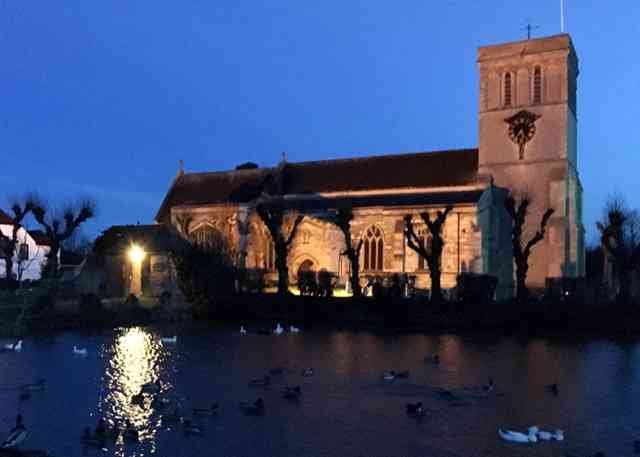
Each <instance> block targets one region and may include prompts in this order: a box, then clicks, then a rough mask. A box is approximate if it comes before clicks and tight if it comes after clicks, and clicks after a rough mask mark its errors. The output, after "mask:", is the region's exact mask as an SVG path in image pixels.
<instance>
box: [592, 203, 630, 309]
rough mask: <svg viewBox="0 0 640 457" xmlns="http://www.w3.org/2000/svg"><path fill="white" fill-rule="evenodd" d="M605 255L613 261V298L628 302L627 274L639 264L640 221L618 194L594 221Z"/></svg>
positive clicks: (628, 280)
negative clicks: (597, 219)
mask: <svg viewBox="0 0 640 457" xmlns="http://www.w3.org/2000/svg"><path fill="white" fill-rule="evenodd" d="M596 225H597V227H598V230H599V231H600V241H601V242H602V246H603V247H604V249H605V255H607V256H609V257H610V258H611V259H612V261H613V275H614V277H615V279H616V280H617V283H618V287H619V289H618V294H617V297H616V301H617V302H618V303H621V304H628V303H630V302H631V287H630V286H631V274H632V272H633V271H634V270H636V269H637V268H638V266H640V223H639V221H638V215H637V213H636V212H635V211H633V210H631V209H629V208H628V207H627V205H626V203H625V202H624V200H623V199H622V198H621V197H618V196H614V197H611V198H610V199H609V201H608V202H607V205H606V207H605V214H604V217H603V219H602V221H600V222H597V224H596Z"/></svg>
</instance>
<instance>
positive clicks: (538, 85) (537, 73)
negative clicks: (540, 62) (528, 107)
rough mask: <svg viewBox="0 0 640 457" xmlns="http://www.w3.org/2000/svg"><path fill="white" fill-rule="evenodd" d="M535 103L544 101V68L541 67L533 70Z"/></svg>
mask: <svg viewBox="0 0 640 457" xmlns="http://www.w3.org/2000/svg"><path fill="white" fill-rule="evenodd" d="M533 103H542V70H541V69H540V67H536V68H535V69H534V70H533Z"/></svg>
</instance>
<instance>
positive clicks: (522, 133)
mask: <svg viewBox="0 0 640 457" xmlns="http://www.w3.org/2000/svg"><path fill="white" fill-rule="evenodd" d="M540 117H541V116H540V115H539V114H534V113H531V112H529V111H526V110H522V111H519V112H518V113H516V114H514V115H513V116H511V117H509V118H507V119H505V120H504V121H505V122H506V123H507V124H508V125H509V139H510V140H511V141H513V142H514V143H515V144H517V145H518V153H519V159H520V160H522V159H524V147H525V145H526V144H527V143H528V142H529V141H531V139H532V138H533V136H534V135H535V134H536V121H537V120H538V119H539V118H540Z"/></svg>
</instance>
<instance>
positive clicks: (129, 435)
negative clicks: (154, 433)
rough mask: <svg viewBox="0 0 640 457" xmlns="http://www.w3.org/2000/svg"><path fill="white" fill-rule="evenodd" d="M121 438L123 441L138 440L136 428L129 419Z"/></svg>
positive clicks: (135, 441)
mask: <svg viewBox="0 0 640 457" xmlns="http://www.w3.org/2000/svg"><path fill="white" fill-rule="evenodd" d="M122 439H123V440H124V442H125V443H137V442H138V441H140V436H139V433H138V430H136V429H135V428H134V426H133V424H132V423H131V422H129V421H127V424H126V425H125V428H124V431H123V432H122Z"/></svg>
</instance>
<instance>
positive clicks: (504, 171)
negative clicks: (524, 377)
mask: <svg viewBox="0 0 640 457" xmlns="http://www.w3.org/2000/svg"><path fill="white" fill-rule="evenodd" d="M477 62H478V66H479V73H480V98H479V146H478V148H477V149H467V150H453V151H439V152H419V153H412V154H395V155H394V154H392V155H383V156H370V157H363V158H352V159H342V160H327V161H315V162H301V163H289V162H285V161H282V162H281V163H280V164H278V165H277V166H276V167H273V168H243V169H236V170H232V171H220V172H204V173H185V172H184V171H183V170H182V169H181V170H180V172H179V173H178V175H177V176H176V178H175V179H174V181H173V183H172V184H171V187H170V188H169V190H168V192H167V194H166V196H165V198H164V201H163V202H162V205H161V207H160V209H159V211H158V214H157V216H156V221H157V222H158V223H165V224H171V225H174V226H176V227H177V228H178V229H179V230H182V231H183V234H184V235H185V236H187V237H188V238H190V239H200V240H203V239H206V238H207V237H208V236H209V235H210V234H211V233H212V231H218V232H220V233H222V234H224V235H225V236H226V237H227V239H228V240H229V243H230V245H231V246H232V248H233V250H234V252H235V253H236V259H237V261H238V263H239V264H241V266H245V267H247V268H261V269H266V270H268V271H271V272H272V273H273V274H274V275H275V256H274V251H273V242H272V241H271V237H270V235H269V232H268V231H267V229H266V227H265V226H264V224H263V223H262V222H261V220H260V218H259V217H258V215H257V214H256V211H255V205H256V203H257V201H258V199H259V198H260V196H261V195H262V194H263V193H264V192H265V191H267V190H268V189H272V188H273V186H274V182H275V181H277V187H278V193H279V194H280V195H282V196H283V198H284V200H285V201H286V202H287V207H288V208H289V212H290V216H289V218H292V217H293V215H294V214H296V213H302V214H304V215H305V218H304V220H303V222H302V224H301V225H300V226H299V229H298V231H297V234H296V237H295V239H294V240H293V242H292V246H291V249H290V251H289V256H288V264H289V272H290V275H291V279H292V280H293V282H295V278H296V275H297V272H298V270H300V269H314V270H320V269H326V270H329V271H332V272H334V273H335V274H336V275H337V276H338V280H339V282H340V283H342V284H344V283H346V281H347V278H348V276H349V262H348V260H347V258H346V256H344V255H343V251H344V248H345V247H344V239H343V235H342V233H341V232H340V231H339V230H338V228H337V227H336V226H335V225H333V224H332V223H331V222H330V220H329V219H330V215H331V213H332V212H333V211H335V209H336V208H337V207H339V206H342V205H345V204H346V205H349V206H350V207H352V208H353V212H354V216H355V217H354V220H353V221H352V224H351V233H352V237H353V239H354V241H359V240H361V239H362V240H363V248H362V252H361V255H360V264H361V269H362V277H363V282H364V281H365V280H366V279H364V278H366V277H367V276H382V277H384V276H389V275H392V274H396V273H405V274H407V275H409V276H412V277H415V279H416V286H417V287H419V288H426V289H428V288H429V286H430V284H429V282H430V280H429V274H428V268H427V265H426V263H425V262H424V261H423V260H422V259H420V258H419V257H418V256H417V254H416V253H415V252H413V251H412V250H411V249H409V248H408V246H407V242H406V239H405V235H404V221H403V219H404V217H405V215H407V214H412V215H414V218H415V219H414V220H415V222H416V224H417V227H418V230H419V232H420V233H421V234H422V236H423V237H424V242H425V243H429V232H428V230H427V229H426V227H421V225H420V218H419V216H418V215H419V213H420V212H423V211H428V212H433V213H435V212H436V211H438V210H442V209H444V208H445V207H446V206H448V205H451V206H452V207H453V210H452V211H451V213H449V216H448V218H447V220H446V223H445V227H444V239H445V247H444V253H443V258H442V271H443V275H442V284H443V287H444V288H451V287H454V286H455V283H456V277H457V275H458V274H459V273H461V272H476V273H487V274H491V275H494V276H496V277H497V278H498V281H499V282H498V292H497V294H498V295H499V296H500V297H503V298H504V297H508V296H510V295H512V294H513V271H514V269H513V262H512V257H511V238H510V230H511V221H510V219H509V217H508V216H507V214H506V212H505V209H504V198H505V195H506V193H507V192H509V191H512V192H515V193H516V194H523V193H526V194H528V195H529V196H530V197H531V199H532V205H531V207H530V210H531V211H530V215H529V218H528V221H527V225H526V231H525V233H526V234H527V235H528V237H530V236H531V235H532V234H533V233H534V232H535V230H536V229H537V227H538V225H539V222H540V218H541V216H542V213H543V212H544V211H545V210H546V209H547V208H553V209H554V211H555V212H554V214H553V216H552V218H551V219H550V221H549V225H548V230H547V235H546V237H545V239H544V240H543V241H542V242H541V243H539V244H538V245H536V247H535V248H534V250H533V253H532V255H531V258H530V269H529V276H528V283H529V285H530V286H531V287H533V288H542V287H544V285H545V281H546V280H547V278H563V277H579V276H583V275H584V241H583V238H584V229H583V226H582V215H581V211H582V204H581V203H582V187H581V184H580V179H579V175H578V163H577V140H576V132H577V130H576V124H577V120H576V110H577V106H576V88H577V86H576V82H577V76H578V61H577V56H576V53H575V50H574V48H573V45H572V42H571V39H570V37H569V36H568V35H557V36H552V37H547V38H541V39H535V40H528V41H520V42H514V43H507V44H501V45H494V46H485V47H481V48H479V50H478V59H477ZM186 217H188V219H189V220H190V223H189V225H188V227H184V226H181V225H180V221H183V220H185V219H186Z"/></svg>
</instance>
